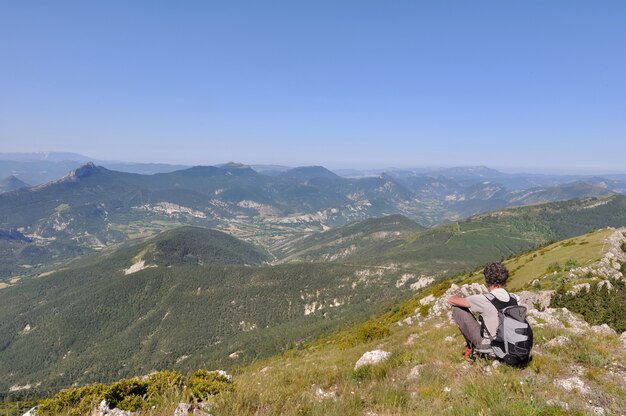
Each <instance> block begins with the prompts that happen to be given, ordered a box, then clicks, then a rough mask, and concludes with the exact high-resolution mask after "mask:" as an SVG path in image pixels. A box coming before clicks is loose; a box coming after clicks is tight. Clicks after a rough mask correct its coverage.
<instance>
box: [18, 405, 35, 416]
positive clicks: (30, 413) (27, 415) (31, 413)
mask: <svg viewBox="0 0 626 416" xmlns="http://www.w3.org/2000/svg"><path fill="white" fill-rule="evenodd" d="M22 416H37V406H35V407H33V408H32V409H30V410H29V411H28V412H26V413H24V414H23V415H22Z"/></svg>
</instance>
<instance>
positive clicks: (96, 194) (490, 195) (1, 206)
mask: <svg viewBox="0 0 626 416" xmlns="http://www.w3.org/2000/svg"><path fill="white" fill-rule="evenodd" d="M51 163H52V162H51ZM494 177H497V179H498V180H502V181H503V182H506V181H507V180H508V181H509V182H510V181H511V180H512V179H511V178H510V177H509V175H506V174H502V173H499V172H497V171H494V170H491V169H487V168H482V167H478V168H455V169H447V170H442V171H437V172H431V173H428V174H422V173H420V174H414V173H409V174H407V173H406V172H398V171H396V172H394V173H383V174H381V175H379V176H372V177H359V178H344V177H341V176H339V175H337V174H335V173H333V172H331V171H329V170H328V169H325V168H323V167H321V166H312V167H299V168H294V169H289V170H284V171H276V172H274V173H273V174H271V175H266V174H262V173H259V172H257V171H255V170H254V169H252V168H251V167H249V166H246V165H242V164H236V163H228V164H225V165H220V166H195V167H192V168H188V169H183V170H175V171H172V172H164V173H155V174H151V175H145V174H137V173H128V172H121V171H115V170H110V169H107V168H104V167H102V166H96V165H95V164H93V163H91V162H89V163H86V164H84V165H82V166H80V167H78V168H76V169H74V170H72V171H71V172H69V173H68V174H66V175H65V176H64V177H63V178H61V179H58V180H56V181H53V182H48V183H45V184H41V185H37V186H34V187H29V188H18V189H14V190H12V191H10V192H5V193H2V194H0V230H4V231H5V232H11V233H16V232H17V233H20V234H21V235H22V236H23V238H22V239H20V240H19V241H18V240H15V239H6V238H0V248H1V249H2V250H3V251H4V252H6V253H11V256H6V257H4V258H3V260H2V263H1V264H0V279H7V278H10V277H11V276H15V275H19V274H21V273H22V272H24V271H26V272H28V271H29V270H32V269H35V270H38V269H41V268H45V267H48V266H49V265H51V264H59V262H63V261H65V260H67V259H69V258H72V257H77V256H80V255H83V254H87V253H90V252H93V251H94V250H95V251H97V250H101V249H103V248H105V247H109V246H111V245H114V244H118V243H121V242H124V241H127V240H132V239H136V238H145V237H149V236H151V235H154V234H156V233H158V232H160V231H163V230H166V229H170V228H173V227H177V226H181V225H195V226H201V227H209V228H217V229H220V230H222V231H225V232H228V233H229V234H232V235H235V236H237V237H240V238H243V239H245V240H247V241H249V242H252V243H254V244H257V245H260V246H263V247H264V248H265V249H266V250H268V251H269V252H270V253H271V254H272V255H275V256H277V257H279V256H281V255H282V254H281V253H283V252H284V250H285V249H284V247H286V246H288V245H290V244H291V242H292V241H295V240H299V239H301V238H302V237H305V236H307V235H310V234H314V233H316V232H319V231H323V230H328V229H332V228H336V227H338V226H342V225H345V224H348V223H350V222H354V221H359V220H363V219H367V218H373V217H381V216H386V215H404V216H406V217H408V218H410V219H411V220H413V221H415V222H417V223H418V224H421V225H422V226H432V225H435V224H440V223H446V222H453V221H458V220H459V219H462V218H466V217H469V216H472V215H475V214H479V213H482V212H486V211H491V210H497V209H501V208H504V207H509V206H519V205H528V204H538V203H542V202H547V201H557V200H568V199H572V198H580V197H590V196H593V197H602V196H609V195H613V194H615V193H620V192H623V191H624V189H625V188H626V187H624V186H623V184H624V183H626V182H621V181H619V180H609V179H603V178H590V179H589V180H588V182H581V181H578V182H573V183H566V184H561V185H554V186H552V185H551V186H543V187H534V188H529V189H516V190H508V188H506V186H505V185H503V184H502V183H499V182H493V181H492V180H485V179H486V178H494ZM514 180H515V181H518V182H519V180H520V179H519V178H517V179H514ZM12 183H13V186H14V187H15V186H19V183H17V184H16V180H13V181H12ZM518 185H519V183H518ZM292 250H293V249H292Z"/></svg>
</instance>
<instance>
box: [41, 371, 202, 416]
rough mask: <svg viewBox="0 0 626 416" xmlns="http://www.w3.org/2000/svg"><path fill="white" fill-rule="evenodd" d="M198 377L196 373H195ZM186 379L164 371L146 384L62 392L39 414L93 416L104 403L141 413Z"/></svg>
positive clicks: (135, 380)
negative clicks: (100, 404) (154, 400)
mask: <svg viewBox="0 0 626 416" xmlns="http://www.w3.org/2000/svg"><path fill="white" fill-rule="evenodd" d="M194 374H195V373H194ZM182 384H183V376H182V375H181V374H180V373H178V372H176V371H161V372H157V373H154V374H151V375H150V376H149V377H148V378H147V379H146V380H142V379H140V378H130V379H124V380H120V381H117V382H115V383H112V384H110V385H108V386H106V385H104V384H94V385H91V386H85V387H79V388H70V389H65V390H61V391H60V392H58V393H57V394H56V395H55V396H54V397H52V398H49V399H45V400H43V401H42V402H41V403H40V405H39V411H38V414H40V415H42V416H48V415H59V414H64V415H70V416H80V415H85V414H90V412H91V411H92V410H93V409H94V408H95V407H96V406H98V404H99V403H100V402H101V401H102V400H106V401H107V403H108V405H109V408H111V409H113V408H118V409H120V410H130V411H133V412H134V411H137V410H141V409H144V408H146V407H148V405H149V404H150V403H151V402H149V401H148V399H154V398H157V397H161V396H163V395H165V394H167V393H168V392H169V391H172V390H175V389H179V388H181V386H182Z"/></svg>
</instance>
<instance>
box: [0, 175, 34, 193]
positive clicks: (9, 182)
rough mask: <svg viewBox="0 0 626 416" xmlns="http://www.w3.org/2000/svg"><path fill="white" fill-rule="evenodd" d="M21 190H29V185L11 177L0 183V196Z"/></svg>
mask: <svg viewBox="0 0 626 416" xmlns="http://www.w3.org/2000/svg"><path fill="white" fill-rule="evenodd" d="M22 188H30V185H29V184H27V183H26V182H24V181H22V180H20V179H18V178H17V177H15V176H13V175H11V176H9V177H8V178H6V179H3V180H2V181H0V194H2V193H5V192H11V191H15V190H17V189H22Z"/></svg>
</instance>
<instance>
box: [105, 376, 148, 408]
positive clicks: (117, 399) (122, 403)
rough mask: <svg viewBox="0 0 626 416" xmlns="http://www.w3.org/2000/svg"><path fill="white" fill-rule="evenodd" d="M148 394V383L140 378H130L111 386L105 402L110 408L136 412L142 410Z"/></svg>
mask: <svg viewBox="0 0 626 416" xmlns="http://www.w3.org/2000/svg"><path fill="white" fill-rule="evenodd" d="M147 394H148V382H147V381H146V380H142V379H140V378H128V379H124V380H120V381H118V382H115V383H113V384H111V386H110V387H109V391H108V392H107V394H106V396H105V400H106V401H107V402H108V403H109V407H110V408H115V407H117V408H119V409H122V410H130V411H136V410H139V409H140V408H141V405H142V404H143V399H145V397H146V395H147Z"/></svg>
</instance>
